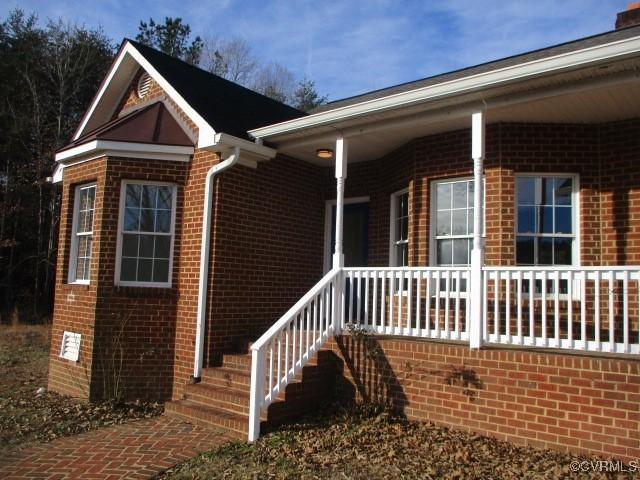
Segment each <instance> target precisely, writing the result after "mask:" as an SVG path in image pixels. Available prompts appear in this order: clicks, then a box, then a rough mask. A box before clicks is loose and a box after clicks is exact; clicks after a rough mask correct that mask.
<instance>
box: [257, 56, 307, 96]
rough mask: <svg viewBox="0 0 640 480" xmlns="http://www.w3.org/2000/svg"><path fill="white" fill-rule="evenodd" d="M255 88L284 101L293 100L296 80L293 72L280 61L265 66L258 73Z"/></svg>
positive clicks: (259, 91)
mask: <svg viewBox="0 0 640 480" xmlns="http://www.w3.org/2000/svg"><path fill="white" fill-rule="evenodd" d="M252 88H253V90H255V91H256V92H258V93H261V94H263V95H266V96H267V97H270V98H273V99H274V100H278V101H279V102H282V103H291V102H292V101H293V92H294V91H295V88H296V81H295V77H294V76H293V73H291V71H290V70H289V69H287V68H286V67H283V66H282V65H280V64H279V63H276V62H272V63H269V64H267V65H265V66H263V67H262V68H261V69H260V71H259V72H258V74H257V75H256V78H255V81H254V83H253V85H252Z"/></svg>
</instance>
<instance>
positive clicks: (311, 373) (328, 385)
mask: <svg viewBox="0 0 640 480" xmlns="http://www.w3.org/2000/svg"><path fill="white" fill-rule="evenodd" d="M336 371H337V370H336V362H335V356H334V354H333V353H332V352H331V351H330V350H320V351H319V352H318V355H317V356H316V357H315V358H312V359H311V360H310V361H309V362H308V363H307V364H306V365H305V366H304V368H303V369H302V375H301V376H300V378H296V380H295V381H294V382H291V383H290V384H289V385H287V387H286V389H285V390H284V392H282V393H281V394H280V395H279V396H278V398H276V399H275V401H274V402H273V403H272V404H271V405H270V406H269V408H268V410H267V412H263V413H262V416H261V420H262V422H261V429H262V428H264V427H265V426H275V425H278V424H281V423H283V422H286V421H288V420H291V419H294V418H297V417H299V416H300V415H303V414H305V413H309V412H312V411H313V410H314V409H316V408H317V407H318V406H320V405H323V404H327V403H329V402H331V401H332V400H333V396H334V392H335V379H336ZM250 385H251V354H249V353H246V354H225V355H223V358H222V366H220V367H212V368H205V369H203V370H202V377H201V381H200V383H196V384H188V385H186V387H185V389H184V394H183V399H182V400H177V401H172V402H168V403H167V404H166V405H165V413H166V414H167V415H168V416H172V417H179V418H182V419H184V420H186V421H189V422H192V423H195V424H198V425H203V426H211V427H215V428H217V429H221V430H223V431H224V432H225V434H227V435H228V436H230V437H233V438H236V439H238V440H246V439H247V435H248V431H249V391H250Z"/></svg>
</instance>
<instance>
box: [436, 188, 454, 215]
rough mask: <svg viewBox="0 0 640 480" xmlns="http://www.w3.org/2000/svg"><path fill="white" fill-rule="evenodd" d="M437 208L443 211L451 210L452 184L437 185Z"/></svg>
mask: <svg viewBox="0 0 640 480" xmlns="http://www.w3.org/2000/svg"><path fill="white" fill-rule="evenodd" d="M436 192H437V198H436V208H437V209H439V210H441V209H443V208H451V184H450V183H439V184H438V185H436Z"/></svg>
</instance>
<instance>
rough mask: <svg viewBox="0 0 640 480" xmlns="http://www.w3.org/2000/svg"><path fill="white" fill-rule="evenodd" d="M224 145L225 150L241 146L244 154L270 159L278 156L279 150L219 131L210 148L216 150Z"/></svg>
mask: <svg viewBox="0 0 640 480" xmlns="http://www.w3.org/2000/svg"><path fill="white" fill-rule="evenodd" d="M221 147H222V149H223V150H232V149H234V148H236V147H239V148H240V149H241V150H242V153H243V154H250V155H252V156H255V157H258V158H260V159H264V160H268V159H271V158H273V157H275V156H276V153H277V151H276V150H274V149H273V148H269V147H265V146H264V145H259V144H257V143H255V142H251V141H249V140H245V139H244V138H239V137H236V136H234V135H229V134H228V133H217V134H216V135H215V137H214V143H213V145H210V146H208V147H207V148H208V149H209V150H216V149H220V148H221Z"/></svg>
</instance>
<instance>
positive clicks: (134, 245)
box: [122, 234, 138, 257]
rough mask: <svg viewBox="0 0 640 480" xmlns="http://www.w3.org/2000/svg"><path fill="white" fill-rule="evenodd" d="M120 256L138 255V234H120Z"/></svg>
mask: <svg viewBox="0 0 640 480" xmlns="http://www.w3.org/2000/svg"><path fill="white" fill-rule="evenodd" d="M122 256H123V257H137V256H138V235H131V234H124V235H122Z"/></svg>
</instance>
